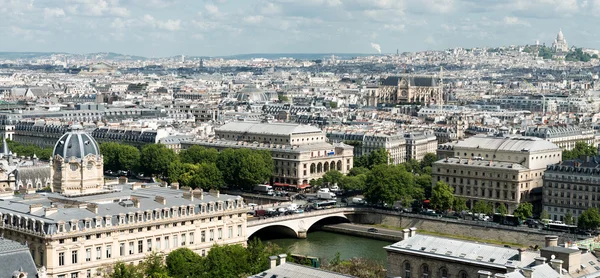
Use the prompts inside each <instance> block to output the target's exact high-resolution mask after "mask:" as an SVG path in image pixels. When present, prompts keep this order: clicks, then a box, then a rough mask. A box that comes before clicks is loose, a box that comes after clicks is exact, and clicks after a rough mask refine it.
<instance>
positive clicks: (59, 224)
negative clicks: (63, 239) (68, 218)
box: [58, 223, 65, 233]
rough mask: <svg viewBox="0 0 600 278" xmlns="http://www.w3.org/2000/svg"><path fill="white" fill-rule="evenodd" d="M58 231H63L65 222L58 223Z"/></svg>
mask: <svg viewBox="0 0 600 278" xmlns="http://www.w3.org/2000/svg"><path fill="white" fill-rule="evenodd" d="M58 232H59V233H64V232H65V223H58Z"/></svg>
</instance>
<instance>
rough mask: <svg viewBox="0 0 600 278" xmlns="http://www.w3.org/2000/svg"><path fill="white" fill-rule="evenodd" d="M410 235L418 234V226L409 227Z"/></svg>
mask: <svg viewBox="0 0 600 278" xmlns="http://www.w3.org/2000/svg"><path fill="white" fill-rule="evenodd" d="M408 230H409V232H408V237H413V236H415V235H416V234H417V228H416V227H411V228H409V229H408Z"/></svg>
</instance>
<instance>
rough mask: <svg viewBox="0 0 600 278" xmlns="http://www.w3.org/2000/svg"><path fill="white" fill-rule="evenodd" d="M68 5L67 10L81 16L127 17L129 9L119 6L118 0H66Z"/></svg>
mask: <svg viewBox="0 0 600 278" xmlns="http://www.w3.org/2000/svg"><path fill="white" fill-rule="evenodd" d="M66 1H67V3H69V4H70V5H68V6H67V11H68V12H69V13H71V14H73V15H82V16H118V17H127V16H129V14H130V12H129V9H127V8H125V7H122V6H120V4H119V0H66Z"/></svg>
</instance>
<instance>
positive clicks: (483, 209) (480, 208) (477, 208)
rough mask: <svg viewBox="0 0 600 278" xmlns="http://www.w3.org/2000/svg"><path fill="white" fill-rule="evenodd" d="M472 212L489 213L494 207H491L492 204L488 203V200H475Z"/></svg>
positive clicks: (492, 211)
mask: <svg viewBox="0 0 600 278" xmlns="http://www.w3.org/2000/svg"><path fill="white" fill-rule="evenodd" d="M473 212H475V213H483V214H487V215H490V214H492V213H494V208H493V207H492V204H490V203H489V202H486V201H477V202H476V203H475V205H474V206H473Z"/></svg>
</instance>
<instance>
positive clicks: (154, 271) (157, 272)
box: [139, 252, 169, 278]
mask: <svg viewBox="0 0 600 278" xmlns="http://www.w3.org/2000/svg"><path fill="white" fill-rule="evenodd" d="M163 259H164V256H163V255H162V254H160V253H156V252H152V253H151V254H148V255H147V256H146V258H145V259H144V261H143V262H142V263H141V264H140V266H139V267H140V269H141V270H142V273H143V274H144V277H147V278H166V277H169V275H168V271H167V267H166V266H165V264H164V263H163Z"/></svg>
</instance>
